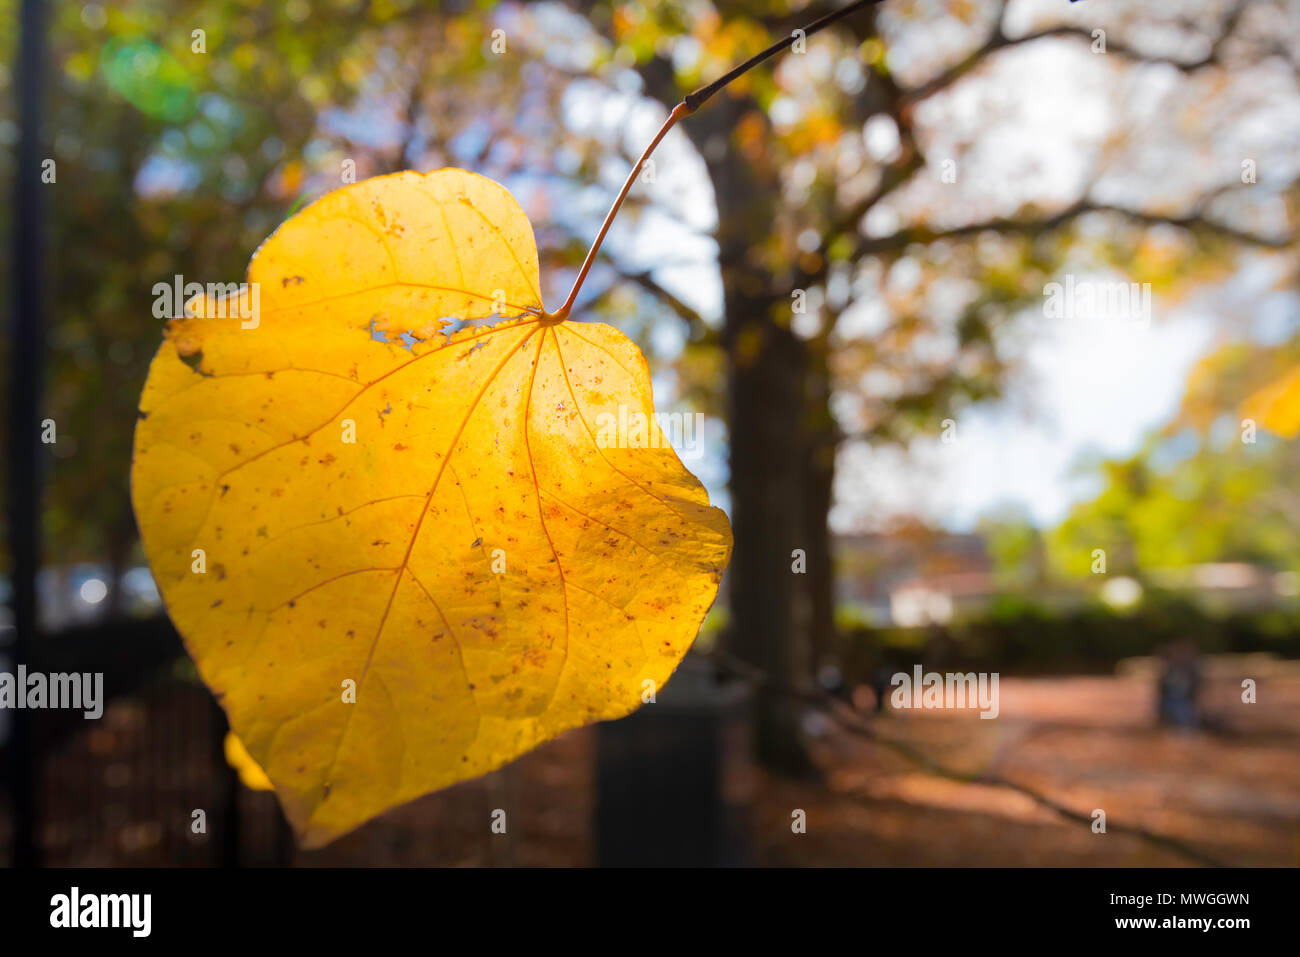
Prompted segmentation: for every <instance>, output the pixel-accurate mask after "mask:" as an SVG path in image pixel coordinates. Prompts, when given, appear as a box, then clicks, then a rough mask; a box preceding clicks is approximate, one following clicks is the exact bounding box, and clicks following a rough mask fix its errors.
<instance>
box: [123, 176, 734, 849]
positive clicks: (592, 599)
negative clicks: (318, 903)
mask: <svg viewBox="0 0 1300 957" xmlns="http://www.w3.org/2000/svg"><path fill="white" fill-rule="evenodd" d="M248 280H249V287H248V288H249V294H248V296H247V297H246V300H247V302H248V303H249V304H253V305H257V306H258V308H257V309H251V308H249V309H246V310H244V314H242V315H241V313H240V310H239V309H238V308H236V305H238V304H239V303H238V302H237V300H236V299H233V298H227V299H218V298H215V297H204V298H203V299H201V300H196V301H195V302H194V304H193V305H192V306H191V307H188V308H187V309H186V315H185V317H183V318H179V319H174V320H172V321H170V322H168V323H167V325H166V330H165V337H164V341H163V344H162V346H161V348H160V349H159V351H158V354H157V356H156V357H155V358H154V360H153V363H152V365H151V366H150V370H149V377H148V380H147V382H146V384H145V389H144V394H143V396H142V397H141V402H140V420H139V423H138V425H137V428H136V436H135V454H134V462H133V467H132V500H133V504H134V506H135V512H136V516H137V520H138V523H139V526H140V532H141V537H142V539H143V542H144V546H145V550H146V552H147V554H148V557H149V561H150V564H151V566H152V568H153V571H154V575H155V578H156V579H157V582H158V586H159V589H160V591H161V593H162V595H163V598H164V600H165V602H166V605H167V609H168V612H169V613H170V615H171V617H172V620H173V621H174V622H175V624H176V626H177V629H178V630H179V631H180V633H181V635H182V636H183V638H184V640H185V644H186V647H187V648H188V650H189V652H190V654H191V655H192V656H193V657H194V660H195V662H196V663H197V666H198V669H199V672H200V674H201V675H202V677H203V680H204V681H205V682H206V683H207V684H208V685H209V686H210V687H211V689H212V690H213V692H214V694H215V695H216V696H217V698H218V700H219V701H220V702H221V703H222V706H223V707H224V708H225V710H226V713H227V715H228V716H229V719H230V724H231V727H232V729H233V731H234V733H235V734H237V735H238V737H239V739H240V740H241V741H242V742H243V744H244V746H246V748H247V751H248V754H249V755H250V759H251V760H252V761H253V762H255V763H256V764H257V765H258V766H260V767H261V768H263V769H265V773H266V774H267V776H268V777H269V778H270V780H271V782H273V784H274V786H275V790H276V793H277V794H278V796H279V798H280V801H281V803H282V805H283V807H284V810H285V813H286V815H287V817H288V818H289V820H290V821H291V822H292V824H293V825H294V827H295V829H296V830H297V832H298V834H299V837H300V841H301V843H302V844H303V845H304V846H307V847H316V846H320V845H322V844H324V843H327V842H328V841H330V840H332V839H334V838H336V837H338V836H339V835H341V834H343V833H345V832H347V831H349V830H351V829H353V828H355V827H357V826H358V825H360V824H362V823H363V822H365V821H367V820H369V819H370V818H372V817H374V816H375V815H377V814H379V813H381V812H383V811H385V810H386V809H388V808H391V807H393V806H395V805H398V804H401V803H404V802H406V801H409V800H411V799H413V798H416V797H418V796H420V795H422V794H425V793H427V792H429V791H431V790H434V789H437V788H441V787H445V786H447V785H450V784H453V783H455V782H456V781H460V780H463V779H466V778H470V777H474V776H477V775H481V774H483V773H485V772H487V771H490V770H492V769H494V768H497V767H499V766H501V765H502V764H505V763H506V762H508V761H510V760H511V759H513V758H515V757H516V756H518V755H519V754H521V753H523V752H525V751H527V750H528V749H530V748H532V747H535V746H536V745H538V744H540V743H542V742H544V741H547V740H549V739H551V738H553V737H555V736H556V735H558V734H560V733H562V732H564V731H566V730H568V729H571V728H575V727H578V726H581V725H584V724H588V723H590V722H593V721H599V720H604V719H609V718H617V717H620V716H622V715H625V714H627V713H629V712H631V711H632V710H634V709H635V708H636V707H637V706H638V705H639V704H640V703H641V701H642V700H643V698H642V696H643V694H644V693H645V692H646V691H647V690H650V689H654V688H657V687H659V686H662V685H663V684H664V682H666V681H667V680H668V678H669V677H670V676H671V674H672V673H673V670H674V668H675V667H676V665H677V663H678V662H679V661H680V659H681V657H682V655H683V654H684V653H685V652H686V650H687V648H688V647H689V646H690V644H691V642H692V641H693V640H694V638H695V636H696V633H697V631H698V629H699V625H700V622H701V620H702V619H703V616H704V614H705V613H706V611H707V610H708V608H709V606H710V605H711V604H712V602H713V599H714V597H715V595H716V592H717V586H718V581H719V578H720V577H721V574H722V571H723V568H724V567H725V565H726V562H727V559H728V557H729V554H730V550H731V531H730V528H729V526H728V524H727V521H726V517H725V516H724V515H723V513H722V512H721V511H719V510H718V509H716V508H712V507H710V505H709V504H708V497H707V494H706V493H705V491H704V489H703V487H702V486H701V485H700V483H699V482H698V480H696V478H695V477H694V476H693V475H691V474H690V472H688V471H687V470H686V469H685V468H684V467H683V466H682V464H681V462H680V461H679V460H678V458H677V455H676V453H675V452H674V451H673V450H672V448H671V446H669V444H668V442H667V441H666V440H665V439H664V438H663V435H662V433H661V432H660V430H659V428H658V426H657V424H656V422H655V417H654V405H653V399H652V396H651V389H650V378H649V374H648V370H647V367H646V363H645V359H644V357H643V356H642V355H641V352H640V350H639V349H638V348H637V347H636V345H635V344H634V343H633V342H631V341H630V340H629V339H627V338H626V337H625V336H623V335H622V334H621V333H619V332H618V331H617V330H615V329H613V328H611V327H610V326H607V325H603V324H594V323H592V324H588V323H579V322H574V321H562V322H560V321H555V320H553V319H550V318H547V317H545V316H543V314H542V309H541V294H540V291H539V280H538V267H537V251H536V246H535V243H534V239H533V234H532V227H531V225H530V224H529V222H528V219H527V217H526V216H525V214H524V212H523V210H522V209H520V207H519V206H518V204H517V203H516V202H515V200H514V198H513V197H512V196H511V195H510V194H509V193H508V192H507V191H506V190H505V189H504V188H503V187H501V186H500V185H498V184H496V183H494V182H492V181H491V180H488V179H485V178H483V177H481V176H477V175H474V174H471V173H466V172H463V171H461V170H450V169H448V170H439V171H436V172H433V173H429V174H427V175H423V176H422V175H418V174H415V173H398V174H395V175H392V176H384V177H380V178H376V179H371V180H366V181H364V182H362V183H358V184H356V185H354V186H350V187H345V188H344V189H341V190H338V191H336V192H334V193H331V194H329V195H327V196H325V197H323V198H322V199H320V200H318V201H317V202H316V203H314V204H312V205H311V206H309V207H308V208H306V209H305V210H303V211H302V212H301V213H300V214H298V215H297V216H295V217H293V218H292V219H290V220H288V221H287V222H286V223H284V224H283V225H282V226H281V227H280V228H279V230H278V231H277V232H276V233H275V234H274V235H272V236H271V237H270V238H269V239H268V240H267V241H266V242H265V243H264V244H263V245H262V247H261V248H260V249H259V250H258V252H257V253H256V255H255V256H254V258H253V261H252V263H251V264H250V266H249V271H248ZM259 300H260V301H259ZM254 313H255V315H254ZM221 316H225V318H221ZM501 316H504V317H505V318H504V319H502V318H501ZM494 317H495V318H494ZM453 318H454V319H456V320H460V321H458V322H454V323H453V322H452V321H451V320H452V319H453ZM381 340H385V341H381ZM629 423H630V424H631V425H630V427H629ZM639 427H641V431H640V432H638V428H639ZM638 438H640V439H642V441H635V439H638ZM628 446H633V447H628ZM635 446H641V447H635Z"/></svg>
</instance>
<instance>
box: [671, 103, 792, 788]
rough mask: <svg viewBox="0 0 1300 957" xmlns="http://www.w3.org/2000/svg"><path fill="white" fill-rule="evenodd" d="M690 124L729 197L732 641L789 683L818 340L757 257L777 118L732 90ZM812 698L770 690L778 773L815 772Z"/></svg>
mask: <svg viewBox="0 0 1300 957" xmlns="http://www.w3.org/2000/svg"><path fill="white" fill-rule="evenodd" d="M715 103H716V105H715V104H710V110H709V111H708V112H707V113H703V114H700V115H697V116H695V117H693V118H692V120H691V123H690V124H687V129H688V131H689V133H690V135H691V136H692V137H693V138H694V139H695V141H696V145H697V147H698V148H699V149H700V152H701V154H702V155H703V156H704V157H705V162H706V163H707V164H708V167H709V174H710V178H711V179H712V181H713V188H714V192H715V195H716V198H717V208H718V244H719V255H718V261H719V266H720V267H721V273H722V283H723V296H724V304H725V312H726V316H725V321H724V322H725V324H724V328H723V342H724V346H725V348H726V352H727V371H728V377H727V378H728V381H727V413H728V428H729V434H730V438H731V457H730V466H731V506H732V511H731V522H732V529H733V531H734V533H735V550H734V552H733V554H732V558H731V567H730V571H729V573H728V574H729V579H728V583H729V588H730V592H729V597H730V604H731V627H730V630H729V633H728V635H727V637H726V644H727V650H728V651H730V652H731V653H732V654H735V655H736V656H737V657H739V658H742V659H744V660H745V661H747V662H749V663H750V664H753V665H754V666H756V667H758V668H760V669H762V671H763V672H764V673H765V674H768V675H771V676H772V677H773V678H774V679H775V680H776V681H777V682H778V683H780V684H783V685H791V684H794V685H798V684H802V683H803V681H804V680H805V678H806V677H807V675H808V674H809V672H810V660H809V655H808V614H807V610H808V603H807V601H806V593H805V592H804V589H803V587H802V582H803V581H804V576H799V575H796V574H795V573H794V572H793V570H792V561H793V555H792V553H793V552H794V550H795V549H796V548H805V549H806V544H805V542H806V539H807V536H806V535H805V533H804V531H803V526H804V520H805V503H806V500H807V490H806V488H805V478H806V471H805V469H804V467H803V461H802V459H803V455H802V452H803V443H804V437H803V430H802V425H803V419H804V388H805V377H806V365H805V363H806V347H805V344H804V343H803V342H802V341H800V340H799V339H798V338H797V337H796V336H795V335H794V333H793V332H791V330H790V315H791V309H790V301H791V300H790V295H789V290H776V289H775V288H774V284H773V276H772V271H771V270H770V269H769V268H767V266H766V264H765V263H764V262H763V261H762V258H761V257H759V256H757V255H756V249H755V241H756V239H757V238H758V237H762V236H765V235H767V234H768V233H769V232H770V230H771V224H772V222H773V220H774V219H775V217H776V204H777V202H778V201H779V198H780V195H781V190H780V183H779V181H778V176H777V174H778V170H777V169H776V168H775V166H774V165H773V164H771V163H769V162H767V161H766V159H765V158H764V156H763V155H762V153H761V151H758V152H756V151H753V150H748V151H747V150H745V149H744V148H743V147H742V146H741V145H740V142H739V140H740V137H739V135H738V131H739V130H741V129H742V128H743V125H744V124H746V123H751V124H752V123H762V124H763V126H764V127H766V117H765V116H764V115H763V114H762V112H761V111H760V110H758V109H756V108H754V107H753V106H752V104H750V103H749V102H748V101H745V100H739V99H721V98H720V100H719V101H715ZM802 710H803V709H802V707H801V706H800V704H799V703H798V702H796V701H794V700H792V699H791V698H790V697H789V696H787V695H782V694H780V693H779V692H777V691H776V690H774V689H772V688H764V689H760V691H759V696H758V727H757V740H756V743H757V748H758V755H759V759H760V760H761V761H762V762H763V764H764V765H766V766H767V767H769V768H771V769H772V770H775V771H780V772H782V773H787V774H796V775H799V774H806V773H808V772H809V771H810V770H811V768H812V765H811V762H810V760H809V758H808V756H807V753H806V751H805V749H804V746H803V742H802V739H801V736H800V730H799V725H800V718H801V714H802Z"/></svg>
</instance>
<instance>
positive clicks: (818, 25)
mask: <svg viewBox="0 0 1300 957" xmlns="http://www.w3.org/2000/svg"><path fill="white" fill-rule="evenodd" d="M880 2H881V0H854V2H853V3H850V4H848V5H847V6H843V7H841V8H840V9H838V10H834V11H832V12H831V13H828V14H826V15H825V16H824V17H821V18H820V19H817V20H814V21H813V22H812V23H810V24H808V26H806V27H803V28H802V29H799V30H794V31H791V33H790V35H789V36H788V37H786V38H785V39H783V40H781V41H779V42H777V43H773V44H772V45H771V46H770V47H768V48H767V49H766V50H764V51H762V52H761V53H757V54H755V55H754V56H752V57H750V58H749V59H748V60H746V61H745V62H744V63H742V64H740V66H738V67H736V68H735V69H734V70H732V71H731V72H730V73H727V74H726V75H725V76H721V77H719V78H718V79H716V80H714V81H713V82H712V83H710V84H709V85H708V86H702V87H700V88H699V89H698V90H696V91H695V92H693V93H690V94H688V95H687V97H686V98H685V99H684V100H682V101H681V102H680V103H678V104H677V105H676V106H674V107H673V109H672V112H671V113H669V114H668V119H666V120H664V124H663V126H661V127H659V132H658V133H656V134H655V138H654V139H653V140H651V141H650V145H649V146H647V147H646V148H645V152H643V153H642V154H641V158H640V159H639V160H637V161H636V165H635V166H633V167H632V171H631V172H630V173H628V174H627V181H626V182H625V183H623V188H622V189H621V190H619V192H618V196H617V197H615V199H614V204H613V205H612V206H610V208H609V212H608V213H606V214H605V221H604V222H603V223H602V224H601V226H600V232H599V233H597V234H596V239H595V241H594V242H593V243H592V244H591V249H589V250H588V251H587V258H586V259H585V260H583V263H582V268H581V269H580V270H578V278H577V279H575V280H574V282H573V288H572V289H571V290H569V298H568V299H566V300H564V305H562V306H560V308H559V309H557V310H556V311H555V312H543V313H542V316H543V318H545V319H548V320H551V321H554V322H562V321H563V320H565V319H567V318H569V312H570V311H571V310H572V309H573V303H574V301H575V300H576V299H577V298H578V292H579V291H580V290H581V289H582V284H583V283H584V282H586V280H587V273H589V272H591V266H592V264H593V263H594V262H595V261H596V255H597V253H599V252H600V246H601V244H602V243H603V242H604V241H605V234H606V233H608V232H609V227H610V226H611V225H612V224H613V222H614V217H615V216H617V215H618V211H619V210H620V209H621V208H622V207H623V201H624V200H625V199H627V194H628V192H629V191H630V190H631V189H632V184H633V183H634V182H636V177H637V174H638V173H640V172H641V168H642V167H643V166H645V163H646V160H648V159H649V158H650V154H651V153H653V152H654V150H655V147H656V146H658V145H659V143H660V141H661V140H662V139H663V138H664V137H665V136H666V135H667V134H668V131H669V130H671V129H672V128H673V127H674V126H676V125H677V121H678V120H680V119H681V118H682V117H684V116H690V115H691V114H692V113H694V112H695V111H696V110H698V109H699V108H700V107H701V106H703V105H704V104H705V103H706V102H708V100H709V99H710V98H711V97H712V96H713V95H714V94H715V93H717V92H718V91H719V90H721V89H723V88H724V87H726V86H727V85H728V84H729V83H731V82H732V81H733V80H735V79H737V78H738V77H741V76H744V75H745V74H746V73H748V72H749V71H750V70H752V69H753V68H754V67H756V66H758V65H759V64H760V63H762V62H764V61H765V60H769V59H771V58H772V57H774V56H776V55H777V54H778V53H781V52H783V51H784V50H787V49H789V48H790V47H792V46H794V44H795V42H796V41H797V40H799V39H800V36H801V35H802V37H803V38H805V39H806V38H807V37H810V36H812V35H813V34H814V33H816V32H817V31H819V30H822V29H824V28H825V27H828V26H830V25H831V24H832V23H834V22H835V21H836V20H839V19H841V18H842V17H846V16H848V15H849V14H850V13H853V12H854V11H856V10H860V9H862V8H863V7H865V6H869V5H871V4H875V3H880Z"/></svg>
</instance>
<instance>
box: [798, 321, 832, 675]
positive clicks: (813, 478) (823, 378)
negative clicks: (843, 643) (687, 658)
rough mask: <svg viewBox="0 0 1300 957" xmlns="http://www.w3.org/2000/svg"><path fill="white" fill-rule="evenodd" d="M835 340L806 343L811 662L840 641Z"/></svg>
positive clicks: (824, 657)
mask: <svg viewBox="0 0 1300 957" xmlns="http://www.w3.org/2000/svg"><path fill="white" fill-rule="evenodd" d="M829 350H830V344H829V343H828V342H827V340H826V337H825V336H819V337H817V338H816V339H814V340H812V341H810V342H809V343H808V345H807V349H806V351H807V377H806V381H805V414H804V427H803V435H804V443H805V449H804V454H803V456H802V459H801V463H802V465H803V468H804V472H805V474H804V487H805V491H804V525H803V535H804V541H805V544H804V546H803V547H804V549H805V550H806V552H807V556H808V574H807V575H806V576H805V577H804V581H803V584H804V590H805V592H806V594H807V601H808V634H809V656H810V662H809V663H810V668H811V671H812V672H813V673H814V674H815V672H816V669H818V668H819V667H821V666H822V665H824V664H827V663H829V662H831V661H833V660H834V658H835V655H836V652H837V651H838V646H837V642H836V634H835V567H834V566H835V554H834V548H833V545H832V541H831V532H830V524H829V522H828V517H829V515H830V510H831V497H832V495H833V492H834V483H835V455H836V452H837V450H838V447H839V442H840V433H839V428H838V426H837V425H836V422H835V417H834V416H833V415H832V414H831V406H830V400H831V388H830V381H831V380H830V369H829V366H828V364H827V359H828V358H829Z"/></svg>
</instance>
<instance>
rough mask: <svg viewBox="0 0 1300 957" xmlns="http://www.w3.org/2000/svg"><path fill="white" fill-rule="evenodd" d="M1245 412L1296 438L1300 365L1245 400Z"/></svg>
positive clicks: (1299, 420) (1299, 423)
mask: <svg viewBox="0 0 1300 957" xmlns="http://www.w3.org/2000/svg"><path fill="white" fill-rule="evenodd" d="M1242 414H1243V415H1245V416H1246V417H1247V418H1250V419H1254V420H1255V421H1256V422H1258V423H1259V424H1260V425H1262V426H1264V427H1265V428H1266V429H1269V430H1270V431H1272V432H1276V433H1277V434H1278V435H1281V436H1283V437H1285V438H1288V439H1290V438H1294V437H1295V436H1296V434H1297V433H1300V366H1297V367H1296V368H1294V369H1292V370H1291V371H1290V372H1288V373H1287V374H1286V375H1285V376H1283V377H1282V378H1281V379H1279V380H1278V381H1276V382H1273V383H1271V384H1269V385H1267V386H1265V387H1264V388H1262V389H1260V390H1259V391H1258V392H1255V393H1254V394H1253V395H1251V396H1250V397H1249V398H1248V399H1246V401H1245V403H1243V405H1242Z"/></svg>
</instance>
